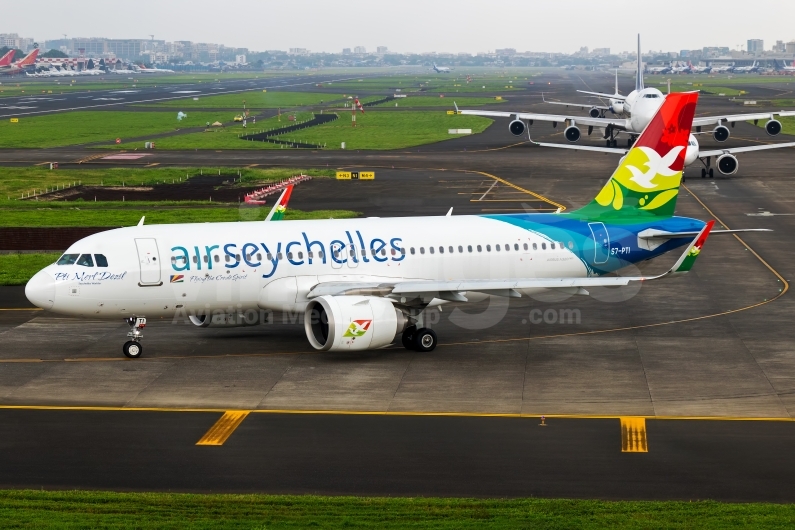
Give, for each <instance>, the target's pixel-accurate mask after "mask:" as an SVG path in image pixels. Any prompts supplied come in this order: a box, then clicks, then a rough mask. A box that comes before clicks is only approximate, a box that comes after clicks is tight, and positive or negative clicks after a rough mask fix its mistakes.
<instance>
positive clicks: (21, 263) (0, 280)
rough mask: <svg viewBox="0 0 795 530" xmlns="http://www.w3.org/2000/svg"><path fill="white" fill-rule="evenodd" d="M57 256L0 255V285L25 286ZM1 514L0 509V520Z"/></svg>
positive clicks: (48, 254)
mask: <svg viewBox="0 0 795 530" xmlns="http://www.w3.org/2000/svg"><path fill="white" fill-rule="evenodd" d="M59 256H60V253H47V254H0V285H25V284H26V283H28V280H30V279H31V278H32V277H33V275H34V274H36V273H37V272H38V271H40V270H41V269H43V268H44V267H46V266H47V265H50V264H52V263H55V260H57V259H58V257H59ZM1 498H2V495H0V499H1ZM1 514H2V508H0V518H2V515H1Z"/></svg>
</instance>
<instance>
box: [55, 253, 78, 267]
mask: <svg viewBox="0 0 795 530" xmlns="http://www.w3.org/2000/svg"><path fill="white" fill-rule="evenodd" d="M79 256H80V254H64V255H63V256H61V259H59V260H58V262H57V264H58V265H74V264H75V261H77V258H78V257H79Z"/></svg>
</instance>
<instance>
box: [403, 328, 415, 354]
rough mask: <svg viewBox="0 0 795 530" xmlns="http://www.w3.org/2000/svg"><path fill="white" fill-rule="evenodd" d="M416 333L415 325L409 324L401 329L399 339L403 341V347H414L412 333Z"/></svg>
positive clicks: (408, 348) (410, 348)
mask: <svg viewBox="0 0 795 530" xmlns="http://www.w3.org/2000/svg"><path fill="white" fill-rule="evenodd" d="M416 334H417V326H409V327H407V328H406V329H404V330H403V337H402V338H401V339H400V340H401V342H403V347H404V348H406V349H407V350H413V349H414V335H416Z"/></svg>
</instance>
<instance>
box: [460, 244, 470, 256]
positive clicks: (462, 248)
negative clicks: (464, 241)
mask: <svg viewBox="0 0 795 530" xmlns="http://www.w3.org/2000/svg"><path fill="white" fill-rule="evenodd" d="M470 250H471V249H470ZM458 252H459V253H460V254H463V253H464V247H462V246H461V245H458Z"/></svg>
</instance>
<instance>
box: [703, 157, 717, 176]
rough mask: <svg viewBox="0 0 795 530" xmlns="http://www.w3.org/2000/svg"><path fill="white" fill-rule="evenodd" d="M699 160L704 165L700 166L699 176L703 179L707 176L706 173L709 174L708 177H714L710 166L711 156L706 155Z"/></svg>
mask: <svg viewBox="0 0 795 530" xmlns="http://www.w3.org/2000/svg"><path fill="white" fill-rule="evenodd" d="M700 160H701V163H702V164H703V165H704V167H702V168H701V178H703V179H704V178H707V175H709V178H714V177H713V170H712V168H711V167H710V166H711V165H712V157H711V156H708V157H706V158H701V159H700Z"/></svg>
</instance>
